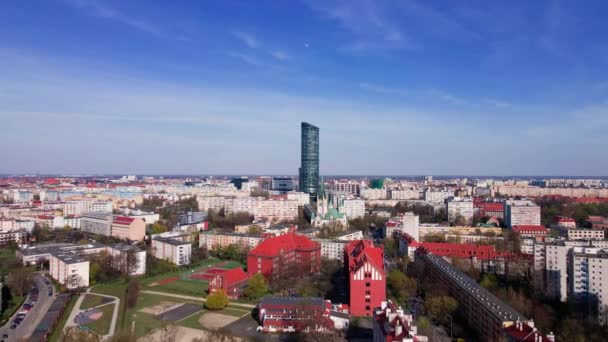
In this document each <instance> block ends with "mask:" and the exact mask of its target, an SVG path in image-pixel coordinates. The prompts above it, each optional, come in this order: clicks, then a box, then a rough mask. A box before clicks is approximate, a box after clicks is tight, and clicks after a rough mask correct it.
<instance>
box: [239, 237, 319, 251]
mask: <svg viewBox="0 0 608 342" xmlns="http://www.w3.org/2000/svg"><path fill="white" fill-rule="evenodd" d="M317 248H320V246H319V244H318V243H316V242H314V241H312V240H311V239H309V238H307V237H306V236H304V235H298V234H295V233H287V234H283V235H279V236H275V237H272V238H269V239H266V240H264V241H262V242H261V243H260V244H259V245H258V246H257V247H256V248H254V249H252V250H251V252H249V254H250V255H257V256H266V257H274V256H277V255H278V254H279V253H280V252H281V251H293V250H313V249H317Z"/></svg>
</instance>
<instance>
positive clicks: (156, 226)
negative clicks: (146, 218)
mask: <svg viewBox="0 0 608 342" xmlns="http://www.w3.org/2000/svg"><path fill="white" fill-rule="evenodd" d="M168 230H169V228H167V226H165V225H164V224H161V223H158V222H156V223H153V224H152V225H151V226H150V233H151V234H160V233H164V232H166V231H168Z"/></svg>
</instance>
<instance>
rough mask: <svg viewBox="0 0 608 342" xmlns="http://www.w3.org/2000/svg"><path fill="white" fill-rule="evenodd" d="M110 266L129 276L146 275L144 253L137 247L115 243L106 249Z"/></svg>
mask: <svg viewBox="0 0 608 342" xmlns="http://www.w3.org/2000/svg"><path fill="white" fill-rule="evenodd" d="M106 251H107V252H108V255H109V256H110V257H111V260H112V266H113V267H114V268H116V269H117V270H119V271H121V272H123V273H125V274H128V275H130V276H139V275H144V274H146V251H145V250H142V249H140V248H139V247H137V246H131V245H127V244H124V243H116V244H113V245H109V246H108V247H107V248H106Z"/></svg>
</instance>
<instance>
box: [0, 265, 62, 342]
mask: <svg viewBox="0 0 608 342" xmlns="http://www.w3.org/2000/svg"><path fill="white" fill-rule="evenodd" d="M54 295H55V293H54V291H53V285H52V284H51V283H50V282H49V280H48V279H46V278H45V277H44V276H41V275H39V274H35V275H34V286H33V287H32V289H31V290H30V292H29V293H28V295H27V298H26V300H25V302H24V304H23V305H22V306H21V307H20V308H19V310H17V312H16V313H15V314H14V315H13V317H11V319H10V320H9V321H8V322H7V323H6V324H5V325H4V326H3V327H2V328H0V342H13V341H17V339H23V338H27V337H29V336H30V335H31V334H32V332H33V331H34V329H35V328H36V325H37V324H38V322H40V320H41V319H42V317H43V316H44V315H45V313H46V312H47V310H48V308H49V306H50V304H51V302H52V298H53V296H54Z"/></svg>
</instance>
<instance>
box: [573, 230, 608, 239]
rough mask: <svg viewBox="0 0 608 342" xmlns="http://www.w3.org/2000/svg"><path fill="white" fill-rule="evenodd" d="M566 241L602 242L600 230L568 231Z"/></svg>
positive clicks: (602, 235)
mask: <svg viewBox="0 0 608 342" xmlns="http://www.w3.org/2000/svg"><path fill="white" fill-rule="evenodd" d="M567 233H568V240H604V230H602V229H568V231H567Z"/></svg>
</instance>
